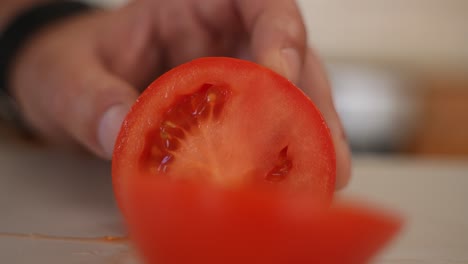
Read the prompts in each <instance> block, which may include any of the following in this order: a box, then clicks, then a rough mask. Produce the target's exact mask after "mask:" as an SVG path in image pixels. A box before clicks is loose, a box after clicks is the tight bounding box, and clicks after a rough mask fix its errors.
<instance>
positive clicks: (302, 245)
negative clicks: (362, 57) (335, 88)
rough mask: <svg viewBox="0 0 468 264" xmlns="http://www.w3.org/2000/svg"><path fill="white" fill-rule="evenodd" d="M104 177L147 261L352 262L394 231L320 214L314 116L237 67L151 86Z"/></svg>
mask: <svg viewBox="0 0 468 264" xmlns="http://www.w3.org/2000/svg"><path fill="white" fill-rule="evenodd" d="M112 174H113V181H114V189H115V193H116V197H117V200H118V203H119V205H120V207H121V209H122V212H123V214H124V216H125V218H126V221H127V223H128V226H129V230H130V235H131V236H132V237H133V238H134V241H135V242H136V243H137V245H138V247H139V248H140V249H141V251H142V252H143V255H144V256H145V257H146V259H147V260H148V261H149V263H160V264H176V263H177V264H180V263H207V264H209V263H260V264H261V263H312V262H311V261H315V262H314V263H330V264H333V263H362V262H360V261H365V260H366V259H368V258H369V257H370V256H371V255H372V254H373V253H374V252H375V250H376V249H377V248H378V247H379V246H381V245H382V244H383V243H384V242H385V241H386V240H387V239H388V238H389V237H390V236H391V234H393V232H395V230H396V229H397V226H398V224H397V221H396V220H394V219H392V220H389V218H386V217H383V216H380V215H378V214H373V213H370V212H367V211H365V210H358V209H356V211H354V209H348V208H338V209H332V210H327V209H325V207H326V206H327V205H328V203H329V201H330V200H331V197H332V194H333V190H334V184H335V153H334V148H333V143H332V141H331V137H330V133H329V130H328V128H327V126H326V124H325V122H324V120H323V118H322V116H321V114H320V112H319V111H318V110H317V108H316V107H315V106H314V104H313V103H312V102H311V101H310V100H309V99H308V98H307V97H306V96H305V95H304V93H303V92H302V91H300V90H299V89H298V88H297V87H295V86H294V85H293V84H292V83H290V82H289V81H287V80H286V79H284V78H283V77H281V76H280V75H278V74H276V73H274V72H272V71H271V70H268V69H266V68H264V67H261V66H259V65H256V64H254V63H250V62H246V61H242V60H237V59H230V58H204V59H198V60H195V61H192V62H189V63H187V64H184V65H181V66H179V67H177V68H175V69H173V70H171V71H169V72H168V73H166V74H164V75H163V76H161V77H160V78H158V79H157V80H156V81H155V82H154V83H153V84H151V85H150V87H149V88H148V89H147V90H146V91H145V92H144V93H143V94H142V95H141V96H140V98H139V99H138V101H137V102H136V103H135V105H134V106H133V108H132V110H131V111H130V113H129V114H128V116H127V118H126V120H125V122H124V124H123V127H122V130H121V132H120V134H119V137H118V139H117V143H116V148H115V152H114V156H113V165H112ZM325 260H326V261H325ZM344 260H347V261H348V262H346V261H345V262H343V261H344ZM317 261H318V262H317Z"/></svg>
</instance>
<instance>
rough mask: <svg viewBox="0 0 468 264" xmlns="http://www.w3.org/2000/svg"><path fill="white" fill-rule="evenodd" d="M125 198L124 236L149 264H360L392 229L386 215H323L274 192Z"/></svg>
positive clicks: (157, 189)
mask: <svg viewBox="0 0 468 264" xmlns="http://www.w3.org/2000/svg"><path fill="white" fill-rule="evenodd" d="M128 198H129V202H130V203H132V204H134V206H133V207H132V208H130V210H131V211H129V217H128V218H127V221H128V223H129V226H130V230H131V232H132V233H131V234H132V237H133V238H134V240H135V242H136V243H137V245H138V248H139V249H140V250H141V252H143V255H144V257H145V259H146V260H147V261H148V263H153V264H158V263H160V264H180V263H195V264H202V263H203V264H218V263H225V264H237V263H244V264H290V263H293V264H310V263H320V264H363V263H367V262H368V261H369V260H370V259H371V257H372V256H374V255H375V254H376V252H377V251H378V250H379V249H380V248H381V247H382V246H383V245H385V243H387V242H388V240H389V239H390V238H391V237H392V236H393V235H394V234H395V232H396V231H397V230H398V228H399V225H400V223H399V220H398V218H396V217H394V216H392V215H386V214H383V213H381V212H376V211H374V210H370V209H366V208H359V207H356V206H354V205H339V206H333V207H331V208H330V209H326V208H324V207H323V204H320V203H317V202H318V201H316V200H314V199H310V197H308V196H302V197H301V196H290V195H287V194H285V193H284V192H280V191H277V190H264V189H263V190H262V189H260V190H259V189H235V190H226V189H220V188H216V187H213V186H211V187H210V186H202V185H197V184H183V183H178V184H174V183H169V182H167V181H161V182H153V183H151V184H148V185H146V184H145V185H142V186H140V187H138V188H136V189H135V190H134V191H133V192H131V195H130V197H128Z"/></svg>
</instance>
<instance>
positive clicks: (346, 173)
mask: <svg viewBox="0 0 468 264" xmlns="http://www.w3.org/2000/svg"><path fill="white" fill-rule="evenodd" d="M334 142H336V143H335V145H336V147H335V151H336V160H337V167H336V185H335V189H336V190H341V189H343V188H345V187H346V186H348V184H349V181H350V179H351V150H350V148H349V145H348V143H347V141H346V140H345V139H335V140H334Z"/></svg>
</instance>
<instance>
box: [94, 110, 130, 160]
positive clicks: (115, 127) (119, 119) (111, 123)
mask: <svg viewBox="0 0 468 264" xmlns="http://www.w3.org/2000/svg"><path fill="white" fill-rule="evenodd" d="M129 110H130V106H129V105H125V104H117V105H113V106H111V107H110V108H109V109H107V110H106V111H105V112H104V114H103V115H102V117H101V120H100V122H99V124H98V131H97V139H98V141H99V144H100V145H101V148H102V151H103V152H104V155H105V156H106V157H107V158H108V159H111V158H112V152H113V151H114V144H115V140H116V139H117V135H118V134H119V131H120V127H121V126H122V123H123V121H124V119H125V116H126V115H127V113H128V111H129Z"/></svg>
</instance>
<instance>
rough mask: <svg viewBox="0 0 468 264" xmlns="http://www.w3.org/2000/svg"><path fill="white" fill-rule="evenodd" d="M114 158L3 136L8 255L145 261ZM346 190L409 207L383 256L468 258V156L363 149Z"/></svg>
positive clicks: (387, 261) (400, 263)
mask: <svg viewBox="0 0 468 264" xmlns="http://www.w3.org/2000/svg"><path fill="white" fill-rule="evenodd" d="M109 165H110V164H109V163H106V162H102V161H97V160H94V159H92V158H90V157H88V156H86V155H76V154H75V155H74V154H70V153H64V152H60V151H56V150H55V151H54V150H50V149H49V150H47V149H44V148H41V147H37V146H34V145H29V144H25V143H21V142H18V141H11V140H10V141H9V140H8V139H7V140H4V141H3V142H2V141H0V212H1V213H0V232H1V233H2V234H0V263H15V264H23V263H24V264H26V263H35V264H62V263H70V264H75V263H76V264H78V263H80V264H82V263H89V264H91V263H104V264H107V263H109V264H118V263H122V264H127V263H140V262H139V261H138V260H137V258H136V257H135V256H134V253H133V250H132V249H131V247H130V246H129V244H128V242H126V241H120V240H118V241H106V240H105V239H104V238H103V237H108V236H111V237H122V236H124V235H125V230H124V227H123V225H122V221H121V218H120V215H119V213H118V210H117V209H116V206H115V203H114V200H113V195H112V189H111V176H110V169H109ZM354 172H355V173H354V178H353V181H352V183H351V186H350V187H349V188H348V189H347V190H346V191H345V192H343V193H340V196H352V197H360V198H365V199H367V200H371V201H373V202H376V203H379V204H382V205H385V206H389V207H391V208H393V209H396V210H399V211H400V212H402V213H404V214H405V215H406V217H407V225H406V228H405V230H404V231H403V233H402V234H401V236H400V237H399V238H397V239H396V240H395V241H394V243H392V245H390V246H389V247H388V248H387V249H386V250H385V251H384V252H382V254H381V255H380V256H379V257H378V259H376V261H375V263H381V264H419V263H434V264H436V263H451V264H462V263H468V205H467V203H468V162H463V161H442V160H413V159H408V158H397V157H387V158H384V157H359V158H356V162H355V170H354Z"/></svg>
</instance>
